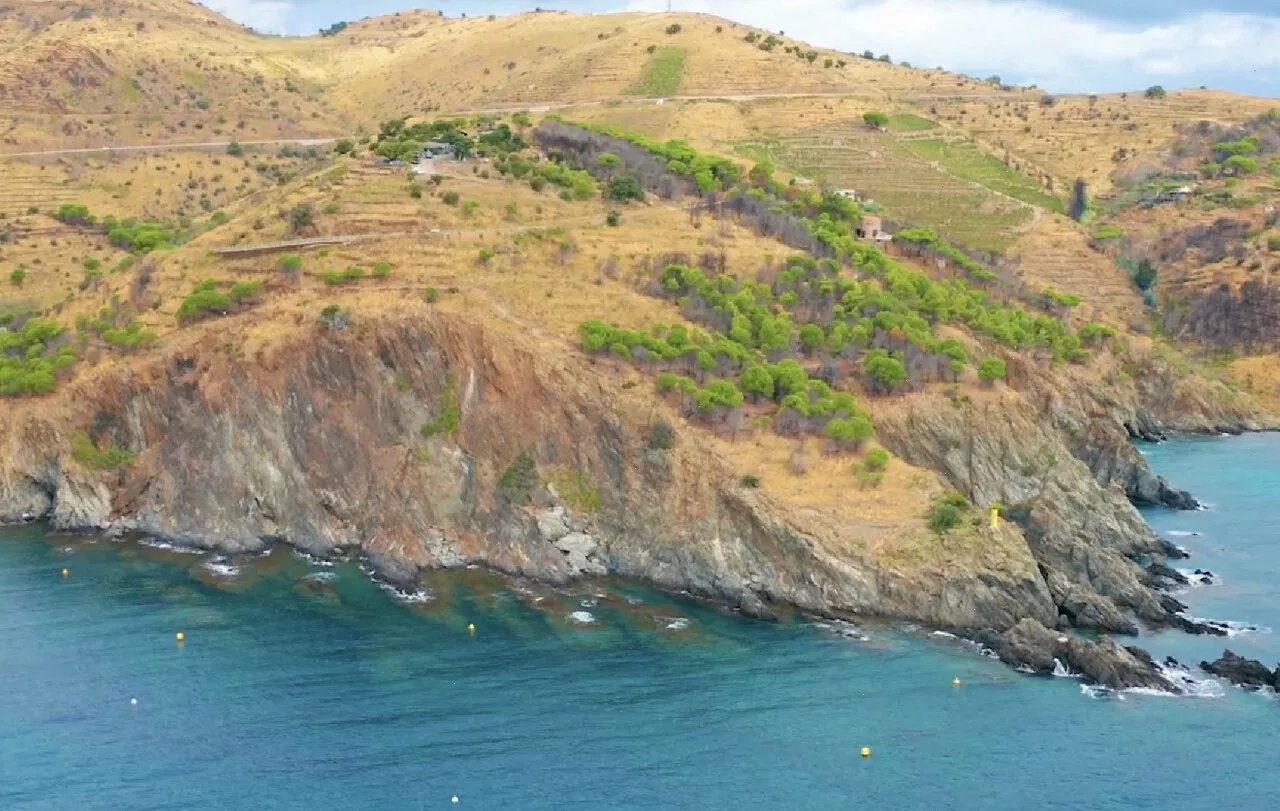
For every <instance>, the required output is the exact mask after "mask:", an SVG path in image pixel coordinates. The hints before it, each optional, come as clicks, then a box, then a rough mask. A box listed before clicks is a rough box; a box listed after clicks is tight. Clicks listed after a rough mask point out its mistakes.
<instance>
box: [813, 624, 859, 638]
mask: <svg viewBox="0 0 1280 811" xmlns="http://www.w3.org/2000/svg"><path fill="white" fill-rule="evenodd" d="M813 626H814V627H815V628H821V629H823V630H824V631H830V632H831V633H833V634H838V635H840V636H842V637H844V638H845V639H856V640H858V641H859V642H865V641H866V640H867V639H869V638H870V637H868V636H867V633H866V631H863V630H862V629H861V628H859V627H858V626H856V625H854V624H853V623H852V622H845V621H844V620H831V621H830V622H815V623H813Z"/></svg>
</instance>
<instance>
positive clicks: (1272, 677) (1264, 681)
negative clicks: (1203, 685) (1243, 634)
mask: <svg viewBox="0 0 1280 811" xmlns="http://www.w3.org/2000/svg"><path fill="white" fill-rule="evenodd" d="M1200 668H1201V669H1202V670H1204V671H1206V672H1208V673H1212V674H1213V675H1215V676H1221V677H1222V678H1224V679H1226V680H1227V681H1229V682H1231V683H1232V684H1238V685H1240V686H1241V687H1244V688H1246V689H1250V690H1257V689H1259V688H1262V687H1274V688H1276V689H1277V690H1280V666H1278V667H1277V668H1276V670H1275V672H1272V671H1271V670H1268V669H1267V666H1266V665H1264V664H1262V662H1259V661H1258V660H1257V659H1246V658H1244V657H1243V656H1240V655H1238V654H1236V653H1234V652H1232V651H1230V650H1224V651H1223V652H1222V658H1220V659H1218V660H1217V661H1213V662H1201V663H1200Z"/></svg>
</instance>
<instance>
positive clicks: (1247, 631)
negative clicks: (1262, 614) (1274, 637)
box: [1191, 617, 1271, 637]
mask: <svg viewBox="0 0 1280 811" xmlns="http://www.w3.org/2000/svg"><path fill="white" fill-rule="evenodd" d="M1191 621H1192V622H1200V623H1204V624H1205V625H1214V626H1217V627H1218V628H1222V629H1223V630H1225V631H1226V632H1227V636H1228V637H1233V636H1248V635H1251V634H1269V633H1271V629H1270V628H1268V627H1267V626H1265V625H1251V624H1249V623H1247V622H1236V621H1235V620H1209V619H1203V618H1201V617H1191Z"/></svg>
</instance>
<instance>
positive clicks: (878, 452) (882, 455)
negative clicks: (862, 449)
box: [864, 448, 889, 470]
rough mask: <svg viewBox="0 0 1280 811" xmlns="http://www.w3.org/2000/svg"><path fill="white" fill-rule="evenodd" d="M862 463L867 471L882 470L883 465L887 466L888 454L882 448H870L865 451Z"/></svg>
mask: <svg viewBox="0 0 1280 811" xmlns="http://www.w3.org/2000/svg"><path fill="white" fill-rule="evenodd" d="M864 462H865V463H866V466H867V469H868V470H884V467H885V465H887V464H889V452H888V451H886V450H885V449H884V448H872V449H871V450H869V451H867V457H866V459H865V460H864Z"/></svg>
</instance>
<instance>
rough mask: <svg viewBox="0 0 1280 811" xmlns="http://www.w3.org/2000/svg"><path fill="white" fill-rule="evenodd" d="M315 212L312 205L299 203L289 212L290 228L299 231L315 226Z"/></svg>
mask: <svg viewBox="0 0 1280 811" xmlns="http://www.w3.org/2000/svg"><path fill="white" fill-rule="evenodd" d="M315 221H316V219H315V211H314V210H313V208H312V206H311V204H310V203H299V204H298V205H296V206H294V207H293V208H292V209H291V210H290V211H289V228H290V229H291V230H293V231H298V230H300V229H303V228H307V227H309V226H312V225H315Z"/></svg>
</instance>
